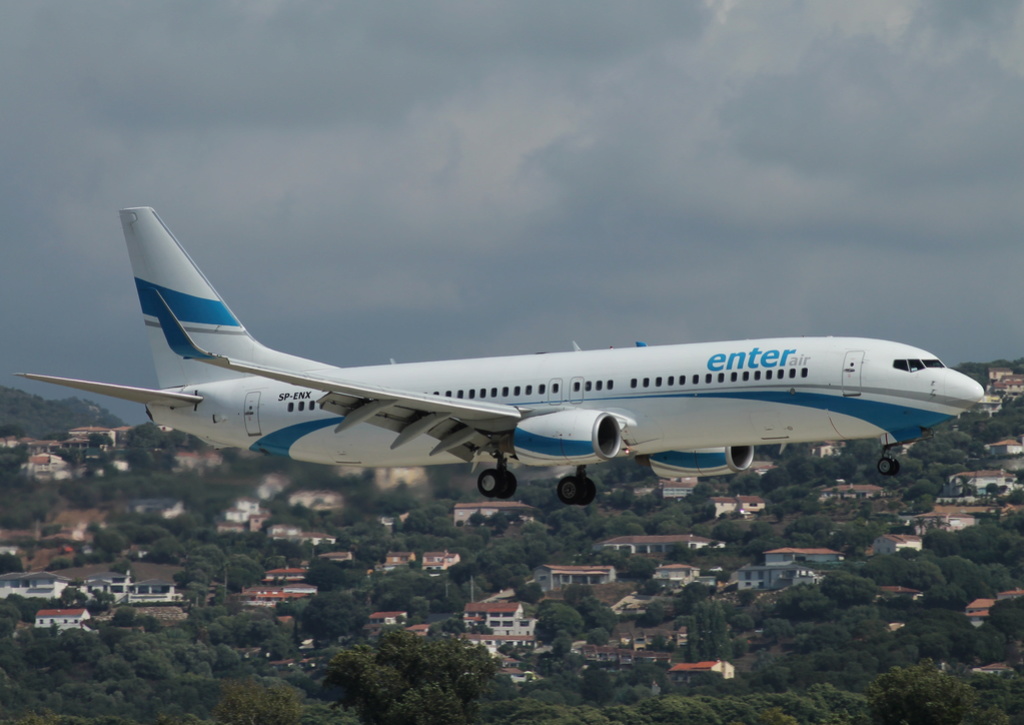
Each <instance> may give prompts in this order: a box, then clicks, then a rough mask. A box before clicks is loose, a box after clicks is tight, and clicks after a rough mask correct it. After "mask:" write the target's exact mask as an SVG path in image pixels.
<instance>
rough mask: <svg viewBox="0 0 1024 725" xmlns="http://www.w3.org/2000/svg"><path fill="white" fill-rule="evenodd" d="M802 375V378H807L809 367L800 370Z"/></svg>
mask: <svg viewBox="0 0 1024 725" xmlns="http://www.w3.org/2000/svg"><path fill="white" fill-rule="evenodd" d="M800 377H802V378H806V377H807V368H802V369H801V370H800Z"/></svg>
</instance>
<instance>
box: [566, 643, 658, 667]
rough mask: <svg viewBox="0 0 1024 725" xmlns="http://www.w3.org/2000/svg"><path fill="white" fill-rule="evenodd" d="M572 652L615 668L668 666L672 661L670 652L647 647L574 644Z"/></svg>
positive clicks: (590, 660)
mask: <svg viewBox="0 0 1024 725" xmlns="http://www.w3.org/2000/svg"><path fill="white" fill-rule="evenodd" d="M572 652H573V654H578V655H580V656H581V657H583V659H585V660H586V661H587V662H600V663H602V664H609V665H613V669H621V668H626V667H633V666H634V665H639V664H654V665H662V666H666V667H667V666H668V665H669V664H671V663H672V655H671V654H669V653H668V652H655V651H653V650H645V649H627V648H623V647H608V646H603V645H595V644H580V645H577V646H574V647H573V649H572Z"/></svg>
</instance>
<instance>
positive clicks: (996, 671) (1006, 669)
mask: <svg viewBox="0 0 1024 725" xmlns="http://www.w3.org/2000/svg"><path fill="white" fill-rule="evenodd" d="M971 672H976V673H978V674H979V675H1001V676H1003V677H1013V676H1014V675H1016V674H1017V670H1015V669H1013V668H1012V667H1010V665H1008V664H1006V663H1005V662H994V663H992V664H990V665H982V666H981V667H972V668H971Z"/></svg>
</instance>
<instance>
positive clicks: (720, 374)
mask: <svg viewBox="0 0 1024 725" xmlns="http://www.w3.org/2000/svg"><path fill="white" fill-rule="evenodd" d="M733 375H735V373H733ZM718 382H720V383H724V382H725V373H718Z"/></svg>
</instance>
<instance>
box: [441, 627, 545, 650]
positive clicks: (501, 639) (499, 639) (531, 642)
mask: <svg viewBox="0 0 1024 725" xmlns="http://www.w3.org/2000/svg"><path fill="white" fill-rule="evenodd" d="M459 639H461V640H463V641H465V642H471V643H473V644H480V645H483V646H484V647H486V648H487V651H488V652H490V653H491V654H492V655H497V654H498V649H499V648H500V647H504V646H506V645H508V646H510V647H515V648H517V649H533V648H535V647H536V646H537V638H536V637H534V636H533V635H516V634H470V633H468V632H465V633H463V634H460V635H459Z"/></svg>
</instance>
